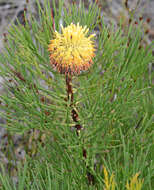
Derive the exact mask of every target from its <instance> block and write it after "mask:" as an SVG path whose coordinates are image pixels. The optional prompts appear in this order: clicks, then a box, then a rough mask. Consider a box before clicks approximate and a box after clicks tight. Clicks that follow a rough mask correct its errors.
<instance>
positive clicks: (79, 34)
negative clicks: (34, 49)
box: [49, 23, 95, 75]
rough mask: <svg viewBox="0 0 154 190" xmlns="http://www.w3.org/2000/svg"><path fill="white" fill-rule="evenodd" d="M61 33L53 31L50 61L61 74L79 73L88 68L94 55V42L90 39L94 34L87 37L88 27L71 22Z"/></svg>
mask: <svg viewBox="0 0 154 190" xmlns="http://www.w3.org/2000/svg"><path fill="white" fill-rule="evenodd" d="M61 28H62V33H58V32H57V31H56V32H55V37H54V39H53V40H51V41H50V44H49V52H50V63H51V64H52V65H53V66H54V68H56V69H57V70H58V71H59V72H60V73H62V74H71V75H73V74H80V72H81V71H86V70H88V69H89V68H90V66H91V65H92V63H93V61H92V58H93V57H94V56H95V54H94V51H95V46H94V42H93V41H92V40H91V39H92V38H93V37H94V36H95V34H91V35H90V36H89V37H87V33H88V31H89V29H88V28H87V27H86V26H85V27H82V26H80V25H79V23H78V24H77V25H75V24H73V23H71V24H70V25H69V26H67V27H66V28H63V26H61Z"/></svg>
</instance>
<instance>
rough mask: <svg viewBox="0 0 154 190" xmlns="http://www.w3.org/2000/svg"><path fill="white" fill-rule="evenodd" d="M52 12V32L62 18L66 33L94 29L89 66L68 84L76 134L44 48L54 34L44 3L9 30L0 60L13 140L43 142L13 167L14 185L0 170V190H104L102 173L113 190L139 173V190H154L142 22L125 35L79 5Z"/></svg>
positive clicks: (153, 136)
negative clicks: (30, 136)
mask: <svg viewBox="0 0 154 190" xmlns="http://www.w3.org/2000/svg"><path fill="white" fill-rule="evenodd" d="M52 7H53V9H54V22H55V27H56V30H57V31H59V21H60V19H61V12H62V11H63V12H64V16H63V24H64V26H67V25H68V24H70V23H71V22H73V23H75V24H76V23H77V22H79V23H80V24H81V25H82V26H84V25H87V27H88V28H89V29H90V31H89V33H92V32H94V29H95V28H99V33H98V34H97V36H96V38H95V41H96V43H97V51H96V56H95V58H94V65H93V66H92V68H91V69H90V70H89V71H88V72H86V73H82V74H81V75H80V76H74V77H73V84H72V85H73V90H74V107H75V109H76V110H77V112H78V114H79V119H80V120H79V122H80V124H81V125H82V126H83V130H81V131H80V135H79V136H77V135H76V131H75V129H73V127H72V126H73V125H74V123H73V121H72V118H71V108H70V107H69V106H66V101H65V98H66V97H67V93H66V87H65V77H64V76H63V75H60V74H59V73H57V72H55V71H53V69H52V67H51V65H50V61H49V52H48V50H47V49H48V44H49V41H50V39H52V38H53V32H54V30H53V28H52V26H53V19H52V16H51V8H50V4H49V2H47V1H46V2H45V7H44V9H42V8H41V6H40V4H39V2H38V10H39V21H37V20H36V18H34V17H33V16H31V18H30V20H26V24H25V26H23V25H21V24H20V23H19V24H18V25H17V26H15V25H12V27H11V28H10V30H9V34H8V36H7V42H6V44H5V50H4V52H3V53H2V54H1V55H0V62H1V65H0V75H1V76H2V77H3V79H4V80H5V84H4V86H5V89H6V93H5V94H4V95H1V96H0V100H1V102H2V103H1V105H0V108H1V110H3V112H1V117H3V118H5V120H6V124H5V125H4V126H5V127H6V128H7V129H8V130H10V131H11V133H20V134H27V131H29V130H31V129H34V130H35V129H39V130H40V136H42V135H45V140H44V141H43V142H39V140H35V142H34V144H35V145H36V146H34V149H35V150H32V151H36V154H35V155H34V156H32V155H33V154H31V153H29V151H28V150H27V154H26V160H25V161H23V162H22V163H21V164H19V166H17V168H16V169H17V176H19V178H18V179H19V181H18V184H17V185H13V182H12V179H11V172H10V173H6V171H5V168H4V167H2V168H3V169H2V172H1V174H0V188H1V189H2V190H14V189H18V190H23V189H26V190H28V189H29V190H32V189H35V190H41V189H42V190H44V189H47V190H49V189H57V190H58V189H62V190H64V189H70V190H72V189H75V190H76V189H105V181H104V179H105V178H104V172H103V167H105V168H106V169H107V171H108V174H109V176H111V175H112V174H114V179H115V183H116V187H115V189H116V190H125V189H126V183H127V181H128V180H130V179H131V178H132V177H133V176H134V175H135V174H136V173H138V172H139V173H140V175H139V179H143V180H144V181H143V185H142V190H153V189H154V160H153V158H154V130H153V127H154V117H153V108H154V95H153V92H154V89H153V84H152V78H153V73H152V72H151V73H149V70H148V66H149V64H150V63H151V62H152V61H153V57H152V45H149V46H146V47H142V48H139V47H140V45H141V43H142V41H141V39H142V38H144V35H143V33H142V30H141V27H142V23H141V24H140V25H139V26H137V27H136V26H134V25H133V24H131V25H130V26H127V27H128V28H127V34H126V33H124V32H123V30H122V28H121V26H118V27H116V28H115V26H114V25H113V26H110V27H107V26H106V25H105V24H104V22H103V18H102V19H100V18H101V17H100V10H99V9H98V7H97V6H96V5H94V4H93V5H91V6H90V8H89V11H88V12H86V11H85V9H84V5H83V4H82V5H81V7H80V9H78V8H77V7H76V5H70V7H69V10H66V9H65V8H64V7H63V4H62V1H60V3H59V8H56V5H52ZM25 16H26V15H25ZM128 42H129V45H128ZM51 72H52V74H53V75H54V77H51V74H50V73H51ZM10 79H11V82H10ZM42 98H43V100H45V101H42ZM47 112H48V113H49V114H46V113H47ZM27 144H28V142H27ZM26 146H28V145H25V147H26ZM83 149H85V150H86V152H87V158H86V159H85V158H84V157H83ZM87 170H88V172H90V173H91V174H92V175H93V176H94V179H95V180H94V184H93V185H91V184H89V183H88V181H89V180H88V179H87ZM132 190H133V189H132ZM134 190H135V189H134ZM136 190H139V189H137V188H136Z"/></svg>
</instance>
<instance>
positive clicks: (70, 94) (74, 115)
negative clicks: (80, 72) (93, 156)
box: [66, 75, 95, 185]
mask: <svg viewBox="0 0 154 190" xmlns="http://www.w3.org/2000/svg"><path fill="white" fill-rule="evenodd" d="M66 88H67V101H69V100H71V104H70V107H72V111H71V113H72V119H73V121H74V122H75V123H76V125H75V126H74V128H75V129H76V133H77V136H79V133H80V130H81V129H82V128H83V127H82V125H80V124H79V119H78V113H77V112H76V110H75V109H74V108H73V100H74V96H73V89H72V76H71V75H66ZM82 152H83V158H84V161H85V160H86V159H87V150H86V149H85V148H83V150H82ZM85 164H86V162H85ZM86 168H87V179H88V182H89V184H90V185H94V182H95V179H94V176H93V174H91V172H89V167H88V166H87V165H86Z"/></svg>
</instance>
